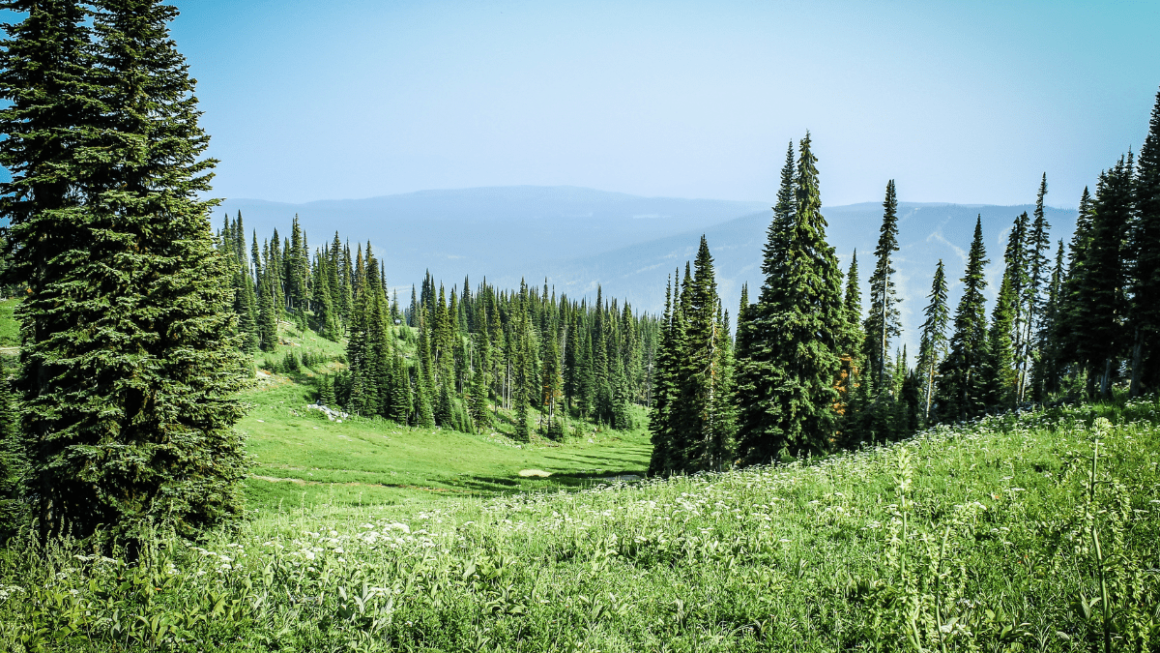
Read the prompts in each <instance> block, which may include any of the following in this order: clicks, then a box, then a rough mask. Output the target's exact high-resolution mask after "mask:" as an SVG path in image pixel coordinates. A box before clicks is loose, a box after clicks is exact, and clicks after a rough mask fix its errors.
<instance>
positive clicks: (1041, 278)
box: [1015, 173, 1051, 402]
mask: <svg viewBox="0 0 1160 653" xmlns="http://www.w3.org/2000/svg"><path fill="white" fill-rule="evenodd" d="M1045 197H1047V173H1043V178H1042V179H1041V180H1040V182H1039V194H1038V196H1037V197H1036V199H1035V214H1034V215H1035V220H1034V221H1033V222H1032V223H1031V231H1030V232H1028V234H1027V254H1026V256H1027V271H1026V274H1025V278H1026V279H1027V286H1026V290H1025V291H1024V297H1023V298H1022V301H1023V305H1024V306H1026V310H1027V318H1026V320H1025V324H1024V325H1023V329H1024V331H1023V333H1022V335H1021V337H1020V343H1019V344H1020V345H1021V347H1020V349H1019V350H1018V351H1016V352H1015V355H1016V367H1017V369H1018V382H1017V388H1016V397H1015V399H1016V401H1018V402H1022V401H1023V399H1024V397H1025V396H1026V394H1027V389H1028V386H1029V385H1030V382H1031V374H1032V366H1033V365H1034V364H1035V361H1036V360H1037V359H1039V358H1040V357H1041V355H1042V353H1041V352H1040V351H1039V347H1038V345H1039V339H1038V338H1037V337H1036V334H1037V333H1038V331H1039V329H1040V322H1041V321H1042V320H1043V312H1044V305H1045V303H1046V301H1047V298H1046V297H1045V296H1044V295H1045V292H1046V291H1047V285H1048V282H1049V278H1050V275H1051V258H1050V256H1049V255H1050V254H1051V234H1050V233H1049V232H1050V230H1051V225H1050V224H1048V222H1047V216H1046V213H1045V205H1044V198H1045Z"/></svg>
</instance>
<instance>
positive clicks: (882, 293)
mask: <svg viewBox="0 0 1160 653" xmlns="http://www.w3.org/2000/svg"><path fill="white" fill-rule="evenodd" d="M897 251H898V196H897V195H896V194H895V191H894V180H893V179H891V180H890V181H889V182H887V184H886V199H885V200H883V202H882V227H881V228H880V229H879V231H878V246H877V247H876V248H875V249H874V256H875V258H876V260H877V262H876V264H875V266H874V273H873V274H872V275H870V312H869V313H868V314H867V315H866V338H867V339H868V341H867V346H866V356H867V361H866V362H867V366H868V368H869V370H870V373H871V374H873V375H874V378H875V381H876V382H877V384H878V387H879V388H880V389H881V388H883V387H885V385H884V383H885V379H886V373H887V368H888V367H889V357H890V339H891V338H894V337H898V336H900V335H902V323H901V321H900V317H899V311H898V302H899V300H898V293H897V291H896V290H895V285H894V273H895V269H894V261H893V256H894V252H897Z"/></svg>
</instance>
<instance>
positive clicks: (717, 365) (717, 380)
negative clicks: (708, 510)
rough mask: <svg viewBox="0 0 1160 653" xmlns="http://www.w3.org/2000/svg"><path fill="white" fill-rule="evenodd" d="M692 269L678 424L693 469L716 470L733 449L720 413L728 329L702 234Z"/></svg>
mask: <svg viewBox="0 0 1160 653" xmlns="http://www.w3.org/2000/svg"><path fill="white" fill-rule="evenodd" d="M694 268H695V270H696V274H695V275H694V276H693V277H692V278H691V285H690V287H689V288H686V289H685V290H687V291H688V292H687V304H682V306H681V311H682V314H683V317H684V319H685V334H684V338H683V341H684V351H683V356H682V360H681V361H680V376H679V383H680V388H679V391H678V397H679V402H680V403H679V406H680V413H679V414H680V418H679V420H680V423H679V424H678V425H676V426H677V428H680V429H681V430H682V431H684V432H685V433H687V440H686V441H687V451H686V453H685V456H684V457H685V459H686V461H687V463H688V464H689V466H690V468H691V469H720V467H721V466H722V465H723V464H724V462H725V460H726V459H727V458H728V457H729V456H730V454H731V448H732V442H733V433H732V432H731V426H732V424H731V422H730V420H729V419H728V418H727V416H725V415H722V414H719V412H718V411H719V410H720V409H721V406H722V404H721V401H720V398H719V396H720V394H721V393H722V392H724V393H726V394H730V393H731V388H726V387H724V385H723V383H724V379H723V378H722V377H723V363H724V362H723V360H722V358H723V356H724V354H725V345H724V343H723V340H724V339H725V337H726V334H725V333H724V331H723V330H722V326H723V325H722V324H721V323H720V320H719V317H718V316H719V312H720V299H719V298H718V296H717V281H716V279H715V275H714V272H713V257H712V255H711V254H710V253H709V245H708V242H707V241H706V239H705V237H704V236H701V244H700V247H699V249H698V251H697V258H696V260H695V262H694Z"/></svg>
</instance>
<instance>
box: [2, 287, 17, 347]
mask: <svg viewBox="0 0 1160 653" xmlns="http://www.w3.org/2000/svg"><path fill="white" fill-rule="evenodd" d="M19 305H20V300H19V299H16V298H15V297H9V298H7V299H0V348H9V347H19V346H20V323H19V322H17V321H16V315H15V312H16V307H17V306H19Z"/></svg>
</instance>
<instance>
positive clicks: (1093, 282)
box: [1068, 155, 1132, 397]
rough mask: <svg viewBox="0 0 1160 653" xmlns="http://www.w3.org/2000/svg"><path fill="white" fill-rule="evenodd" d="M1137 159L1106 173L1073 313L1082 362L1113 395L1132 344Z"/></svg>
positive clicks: (1071, 318) (1071, 322)
mask: <svg viewBox="0 0 1160 653" xmlns="http://www.w3.org/2000/svg"><path fill="white" fill-rule="evenodd" d="M1131 172H1132V159H1131V155H1129V156H1128V159H1127V160H1125V159H1123V158H1121V159H1120V161H1119V162H1118V163H1117V164H1116V165H1115V166H1114V167H1113V168H1111V169H1110V170H1107V171H1105V172H1104V173H1102V174H1101V175H1100V180H1099V184H1098V186H1097V188H1096V197H1095V200H1094V202H1093V203H1092V213H1093V218H1092V223H1091V235H1090V240H1089V241H1088V243H1087V247H1086V251H1085V254H1084V263H1083V267H1082V268H1080V270H1079V271H1078V273H1079V276H1078V278H1077V279H1076V285H1077V292H1078V296H1079V297H1078V298H1077V299H1078V301H1076V302H1074V303H1073V304H1072V306H1071V308H1072V312H1071V313H1070V314H1069V315H1068V321H1069V328H1070V329H1071V331H1072V333H1073V338H1072V342H1074V344H1075V354H1076V360H1077V362H1079V363H1082V364H1084V365H1085V366H1086V367H1087V372H1088V379H1089V382H1093V381H1094V380H1095V379H1097V378H1098V379H1099V380H1100V389H1099V392H1100V394H1101V395H1102V396H1105V397H1106V396H1108V395H1109V393H1110V391H1111V381H1112V378H1111V377H1112V374H1113V373H1114V371H1115V366H1114V362H1115V360H1116V358H1117V357H1118V356H1119V355H1120V354H1121V353H1122V351H1123V350H1124V348H1125V347H1126V345H1127V342H1128V340H1127V335H1128V334H1127V333H1126V329H1125V318H1126V313H1127V309H1128V303H1127V296H1126V294H1125V288H1126V285H1127V283H1126V282H1127V280H1128V279H1127V273H1128V269H1127V266H1126V261H1125V254H1126V252H1125V241H1126V237H1127V234H1128V227H1129V225H1130V221H1131V218H1132V174H1131Z"/></svg>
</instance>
